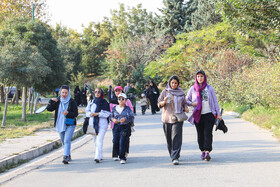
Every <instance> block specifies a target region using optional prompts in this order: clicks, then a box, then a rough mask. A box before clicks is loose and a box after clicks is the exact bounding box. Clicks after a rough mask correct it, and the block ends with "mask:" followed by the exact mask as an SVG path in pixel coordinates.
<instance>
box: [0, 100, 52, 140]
mask: <svg viewBox="0 0 280 187" xmlns="http://www.w3.org/2000/svg"><path fill="white" fill-rule="evenodd" d="M0 107H1V111H0V120H1V124H2V119H3V111H4V104H2V103H1V104H0ZM39 107H40V105H38V108H39ZM21 115H22V107H21V104H19V105H15V104H11V103H9V105H8V112H7V120H6V126H5V127H2V128H0V142H2V141H3V140H5V139H7V138H19V137H22V136H25V135H31V134H33V133H34V132H35V131H36V130H38V129H41V128H50V127H52V126H53V120H52V119H51V117H52V116H53V113H50V112H47V111H44V112H43V113H41V114H33V115H30V111H26V121H25V122H23V121H21Z"/></svg>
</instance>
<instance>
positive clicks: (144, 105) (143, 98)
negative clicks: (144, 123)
mask: <svg viewBox="0 0 280 187" xmlns="http://www.w3.org/2000/svg"><path fill="white" fill-rule="evenodd" d="M139 102H140V106H141V111H142V115H145V112H146V108H147V99H146V96H145V94H144V93H142V94H141V99H140V101H139Z"/></svg>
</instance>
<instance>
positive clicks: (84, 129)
mask: <svg viewBox="0 0 280 187" xmlns="http://www.w3.org/2000/svg"><path fill="white" fill-rule="evenodd" d="M88 124H89V117H86V118H85V120H84V124H83V132H84V134H86V133H87V128H88Z"/></svg>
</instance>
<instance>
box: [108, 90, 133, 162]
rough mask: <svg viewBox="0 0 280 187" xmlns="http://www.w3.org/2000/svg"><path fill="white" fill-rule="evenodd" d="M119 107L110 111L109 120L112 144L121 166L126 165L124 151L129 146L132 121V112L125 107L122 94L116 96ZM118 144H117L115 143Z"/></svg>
mask: <svg viewBox="0 0 280 187" xmlns="http://www.w3.org/2000/svg"><path fill="white" fill-rule="evenodd" d="M118 101H119V105H116V106H114V107H113V109H112V114H111V120H112V121H113V122H114V128H113V134H114V138H113V142H114V146H117V147H115V150H118V155H119V159H120V163H121V164H125V163H126V159H127V156H126V151H127V150H128V146H129V137H130V135H131V123H132V122H133V121H134V115H133V112H132V110H131V109H130V108H129V107H128V106H126V104H125V103H126V101H127V96H126V95H125V94H124V93H121V94H119V95H118ZM117 142H118V143H117Z"/></svg>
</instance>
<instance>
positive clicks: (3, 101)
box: [0, 85, 5, 103]
mask: <svg viewBox="0 0 280 187" xmlns="http://www.w3.org/2000/svg"><path fill="white" fill-rule="evenodd" d="M4 89H5V88H4V85H1V90H0V97H1V103H5V96H4Z"/></svg>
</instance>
